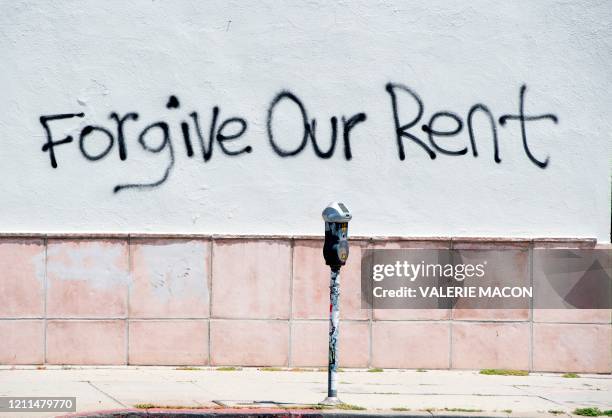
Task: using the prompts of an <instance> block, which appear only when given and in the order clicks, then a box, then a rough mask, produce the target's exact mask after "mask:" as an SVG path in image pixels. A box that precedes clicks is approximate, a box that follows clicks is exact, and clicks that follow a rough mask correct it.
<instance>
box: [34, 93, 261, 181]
mask: <svg viewBox="0 0 612 418" xmlns="http://www.w3.org/2000/svg"><path fill="white" fill-rule="evenodd" d="M166 107H167V108H168V109H179V108H180V102H179V100H178V98H177V97H176V96H170V98H169V100H168V103H167V104H166ZM219 113H220V110H219V108H218V107H217V106H214V107H213V109H212V112H211V121H210V130H209V132H208V135H207V136H208V139H207V140H205V136H206V135H204V134H203V133H202V130H201V126H200V119H199V115H198V113H197V112H195V111H194V112H191V113H190V114H189V116H190V118H191V119H190V121H191V122H192V124H190V122H189V121H188V120H183V121H181V123H180V131H181V134H182V137H183V143H184V146H185V154H186V155H187V157H189V158H191V157H193V156H194V146H193V143H192V139H191V138H192V135H191V129H192V128H193V130H194V131H195V133H196V136H197V138H198V140H199V145H200V149H201V152H202V160H203V161H204V162H206V161H208V160H210V158H211V157H212V153H213V148H214V143H215V142H216V143H217V145H218V147H219V149H220V150H221V152H222V153H223V154H225V155H227V156H230V157H233V156H238V155H241V154H243V153H250V152H252V150H253V149H252V147H251V146H250V145H247V146H245V147H241V148H236V145H235V144H231V143H232V142H233V141H235V140H237V139H238V138H240V137H241V136H242V135H244V134H245V132H246V131H247V127H248V125H247V121H246V120H245V119H243V118H240V117H230V118H227V119H223V120H222V121H221V123H219ZM84 116H85V114H84V113H62V114H57V115H45V116H41V117H40V119H39V120H40V123H41V124H42V126H43V128H44V130H45V133H46V139H47V142H46V143H45V144H44V145H43V147H42V151H44V152H49V159H50V162H51V166H52V167H53V168H57V167H58V163H57V157H56V151H55V147H57V146H59V145H63V144H68V143H70V142H73V140H74V139H73V137H72V136H70V135H68V136H67V137H65V138H63V139H61V140H54V138H53V133H52V130H51V126H50V122H51V121H57V120H64V119H71V118H75V117H78V118H82V117H84ZM109 119H111V120H114V121H115V124H116V129H115V134H113V132H111V130H110V129H107V128H106V127H104V126H100V125H87V126H85V127H84V128H83V129H81V131H80V134H79V150H80V151H81V154H82V155H83V157H85V158H86V159H87V160H89V161H99V160H102V159H104V158H105V157H107V156H108V155H109V153H110V152H111V150H112V149H113V147H114V145H115V143H117V148H118V154H119V159H120V160H121V161H125V160H127V159H128V155H129V154H128V146H127V142H128V141H127V140H126V136H125V130H124V127H125V124H126V122H127V121H130V120H131V121H137V120H138V119H139V115H138V113H136V112H128V113H126V114H125V115H123V116H122V115H120V114H118V113H117V112H112V113H111V114H110V115H109ZM94 135H95V140H96V141H106V142H105V147H104V149H103V150H102V151H99V152H98V153H93V152H91V151H90V150H88V147H87V144H88V141H90V140H93V139H94ZM160 135H161V138H162V140H161V141H160V142H159V144H158V145H153V143H154V137H155V136H160ZM151 138H153V139H151ZM138 144H139V145H140V146H141V148H142V149H143V150H144V151H147V152H150V153H152V154H159V153H162V152H164V151H166V152H167V154H168V164H167V166H166V168H165V169H164V172H163V173H162V175H161V177H160V178H159V179H157V180H154V181H151V182H148V183H127V184H119V185H117V186H115V187H114V189H113V191H114V192H115V193H117V192H119V191H121V190H125V189H140V190H142V189H148V188H154V187H157V186H159V185H161V184H163V183H164V182H165V181H166V180H167V179H168V177H169V176H170V174H171V172H172V169H173V168H174V165H175V152H174V145H173V142H172V134H171V130H170V126H169V125H168V124H167V123H166V122H164V121H157V122H153V123H151V124H149V125H147V126H146V127H145V128H143V129H142V130H141V131H140V134H139V135H138Z"/></svg>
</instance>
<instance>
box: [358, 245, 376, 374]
mask: <svg viewBox="0 0 612 418" xmlns="http://www.w3.org/2000/svg"><path fill="white" fill-rule="evenodd" d="M366 250H374V242H373V241H372V240H368V242H367V244H366ZM361 259H362V260H363V256H362V258H361ZM361 275H362V277H363V271H362V272H361ZM362 280H363V278H362ZM368 297H369V296H368ZM362 298H363V295H362ZM369 311H370V312H369V314H370V315H369V318H368V319H369V320H368V332H369V336H368V339H369V341H368V364H367V367H368V368H371V367H372V365H373V363H374V359H373V357H372V352H373V346H374V338H373V328H374V306H373V305H371V306H370V308H369Z"/></svg>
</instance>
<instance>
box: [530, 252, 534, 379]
mask: <svg viewBox="0 0 612 418" xmlns="http://www.w3.org/2000/svg"><path fill="white" fill-rule="evenodd" d="M533 249H534V243H533V241H531V242H530V243H529V286H531V289H533ZM529 370H530V371H531V370H533V298H529Z"/></svg>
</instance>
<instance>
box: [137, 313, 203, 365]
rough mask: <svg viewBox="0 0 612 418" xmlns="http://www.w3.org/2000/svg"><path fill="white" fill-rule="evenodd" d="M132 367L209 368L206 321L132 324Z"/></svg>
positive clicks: (144, 321)
mask: <svg viewBox="0 0 612 418" xmlns="http://www.w3.org/2000/svg"><path fill="white" fill-rule="evenodd" d="M129 339H130V342H129V360H128V361H129V364H142V365H170V366H171V365H206V364H207V363H208V322H207V321H206V320H197V319H196V320H171V321H155V320H142V321H130V329H129Z"/></svg>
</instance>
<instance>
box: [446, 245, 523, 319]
mask: <svg viewBox="0 0 612 418" xmlns="http://www.w3.org/2000/svg"><path fill="white" fill-rule="evenodd" d="M453 248H454V249H456V250H459V251H460V252H459V256H460V257H462V260H463V262H464V263H472V264H485V267H484V271H485V276H484V277H483V278H482V279H474V280H480V282H476V281H472V282H470V283H468V282H467V280H468V279H465V281H464V282H463V283H464V284H471V285H472V286H483V287H488V286H491V287H499V288H501V287H521V288H522V287H527V288H528V287H529V286H530V283H531V279H530V267H529V265H530V261H529V250H528V249H527V248H528V242H524V241H516V242H508V243H490V244H487V243H482V242H478V243H473V242H457V243H454V244H453ZM485 279H486V280H485ZM483 280H484V281H483ZM529 313H530V310H529V301H528V300H522V301H521V300H520V299H512V298H504V299H494V298H490V299H488V300H486V299H483V298H474V299H470V298H460V299H459V300H458V301H457V302H456V304H455V307H454V308H453V310H452V313H451V317H452V318H453V319H454V320H492V321H507V320H513V321H527V320H529Z"/></svg>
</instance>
